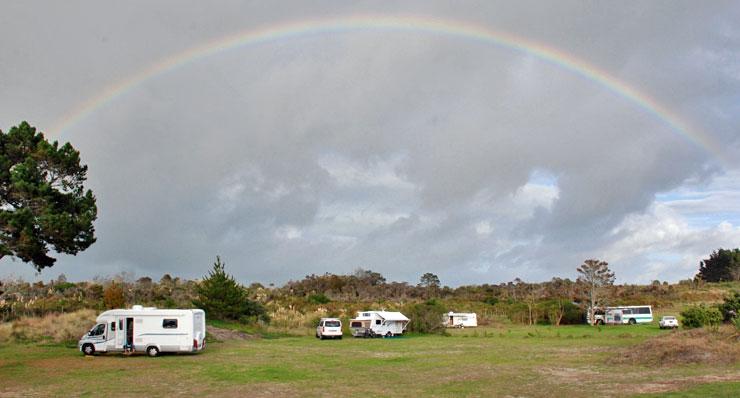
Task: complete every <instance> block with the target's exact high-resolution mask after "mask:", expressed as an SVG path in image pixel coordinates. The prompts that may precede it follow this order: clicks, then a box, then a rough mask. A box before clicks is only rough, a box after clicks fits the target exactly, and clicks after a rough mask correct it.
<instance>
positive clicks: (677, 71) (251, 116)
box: [0, 2, 740, 284]
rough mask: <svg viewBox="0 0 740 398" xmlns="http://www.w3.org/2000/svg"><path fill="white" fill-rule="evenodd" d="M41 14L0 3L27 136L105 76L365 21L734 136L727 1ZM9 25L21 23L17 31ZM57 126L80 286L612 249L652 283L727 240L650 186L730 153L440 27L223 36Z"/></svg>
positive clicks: (440, 40)
mask: <svg viewBox="0 0 740 398" xmlns="http://www.w3.org/2000/svg"><path fill="white" fill-rule="evenodd" d="M50 7H58V6H54V5H53V4H52V5H50V4H46V3H44V2H41V3H18V4H5V5H3V6H2V7H0V8H2V9H3V12H1V13H0V33H1V34H0V44H2V48H4V49H7V53H8V54H11V56H7V57H3V58H2V60H0V76H2V77H0V87H1V88H2V91H0V105H2V106H0V120H2V121H3V123H4V126H3V128H4V129H6V128H7V127H9V125H11V124H14V123H17V121H19V120H21V119H28V120H30V121H31V122H32V123H34V124H37V125H38V126H39V127H41V128H42V130H43V129H44V126H49V125H52V124H54V123H55V122H56V121H57V120H59V119H61V118H63V116H64V115H65V114H66V113H68V112H69V111H70V109H74V108H75V107H76V106H77V105H78V104H79V103H80V102H82V101H84V100H85V99H86V98H89V97H91V96H94V95H95V94H96V93H98V92H99V91H100V90H102V89H104V88H105V87H107V86H109V85H110V84H112V82H117V81H121V80H122V79H124V78H126V77H127V76H131V75H132V74H134V73H136V72H138V71H140V70H142V69H144V68H146V67H147V66H148V65H152V64H154V63H156V62H157V61H158V60H160V59H162V58H163V57H166V56H168V55H170V54H174V53H178V52H180V51H183V50H184V49H187V48H190V47H192V46H195V45H198V44H201V43H204V42H208V41H210V40H213V39H215V38H218V37H221V36H224V35H226V34H230V33H233V32H238V31H243V30H245V29H248V28H250V27H254V28H256V27H262V26H268V25H271V24H276V23H278V22H285V21H289V20H299V19H304V18H319V17H325V16H327V15H332V16H341V15H352V14H362V13H371V12H372V13H379V14H388V15H393V14H399V13H400V14H416V15H431V16H437V17H444V18H453V19H457V20H462V21H471V22H474V23H477V24H481V25H485V26H489V27H490V28H492V29H496V30H500V31H506V32H511V33H515V34H518V35H520V36H523V37H527V38H529V39H531V40H535V41H540V42H543V43H546V44H548V45H549V46H552V47H554V48H558V49H560V50H562V51H564V52H566V53H570V54H573V55H575V56H578V57H580V58H582V59H584V60H587V61H589V62H591V63H593V64H594V65H597V66H598V67H600V68H602V69H604V70H606V71H608V72H609V73H610V74H612V75H614V76H616V77H619V78H621V79H623V80H624V81H625V82H628V83H629V84H631V85H633V86H634V87H635V88H637V89H639V90H640V91H643V92H645V93H646V94H648V95H650V96H652V97H654V98H657V99H659V100H660V101H661V102H662V103H664V104H665V105H666V106H668V107H669V108H670V109H672V110H675V111H676V112H678V113H680V114H681V116H682V117H683V118H685V119H686V120H690V121H691V122H692V124H693V125H696V126H700V127H702V129H701V130H703V131H706V132H707V134H711V135H712V136H713V137H714V139H716V140H717V141H718V142H720V143H721V144H722V145H723V146H725V147H726V148H728V149H729V148H732V146H733V145H738V131H737V130H736V127H733V126H737V125H739V124H738V123H737V122H738V118H739V117H740V116H738V113H737V112H736V111H734V110H736V109H735V108H736V103H737V98H738V83H739V82H740V59H738V55H737V54H738V53H737V51H734V50H735V49H736V48H737V44H738V37H740V34H739V32H738V30H737V28H736V24H733V23H732V21H733V20H734V19H733V18H734V17H735V16H738V7H737V6H736V5H734V4H731V3H727V4H721V3H715V4H712V6H711V7H709V6H707V5H703V4H702V5H698V4H696V5H695V4H692V3H686V4H683V5H682V6H677V5H676V4H675V3H674V2H669V3H666V2H652V3H649V4H639V5H634V6H633V5H621V4H620V5H613V6H612V5H606V6H605V5H595V4H583V3H581V2H574V3H559V4H557V6H555V5H554V4H551V5H547V4H544V5H543V4H541V2H533V3H529V4H527V3H516V4H514V3H493V2H482V3H466V4H465V6H461V5H459V4H457V3H456V4H455V5H454V6H452V5H451V4H446V3H431V2H420V3H404V4H396V3H388V4H385V5H382V6H381V5H379V4H378V3H374V2H373V3H368V4H364V3H361V4H359V5H351V6H350V5H347V4H345V3H344V2H341V3H336V4H335V3H331V2H326V3H319V4H318V5H316V4H311V5H308V4H306V3H303V2H297V3H295V4H291V5H290V6H287V5H286V6H284V7H274V6H268V5H266V4H263V5H260V4H256V5H255V4H252V3H241V2H229V3H221V4H220V5H219V7H217V8H216V7H210V6H209V7H205V6H198V5H197V4H194V5H192V7H190V6H186V5H185V4H184V3H183V2H173V3H155V4H150V3H148V2H147V3H141V4H138V5H131V4H115V3H100V2H95V3H94V4H92V5H91V4H89V3H84V2H83V3H79V4H78V5H75V4H73V5H70V6H67V7H61V8H59V9H56V10H52V9H51V8H50ZM52 11H53V12H52ZM26 23H30V24H31V25H32V26H38V27H39V28H38V29H27V30H23V32H24V34H20V33H18V32H19V31H20V29H21V27H22V26H24V24H26ZM50 135H51V136H54V133H53V132H52V133H51V134H50ZM60 138H62V139H65V140H66V139H69V140H71V141H72V142H73V144H74V145H75V146H76V147H78V148H80V150H81V151H82V154H83V159H84V160H85V161H86V162H87V163H88V164H89V166H90V185H91V187H92V188H93V189H94V190H95V192H96V194H97V196H98V199H99V204H100V219H99V221H98V223H97V229H98V237H99V240H98V242H97V243H96V244H95V245H94V246H93V247H92V248H91V249H89V250H88V251H87V252H85V253H83V254H81V255H79V256H77V257H74V258H72V257H62V258H60V260H59V263H58V265H57V266H55V267H54V269H53V270H51V272H52V273H58V272H64V273H66V274H67V275H68V276H71V277H72V278H77V279H84V278H89V277H91V276H93V275H95V274H112V273H115V272H120V271H129V272H134V273H136V274H138V275H143V274H147V275H152V276H155V277H157V276H159V275H160V274H162V273H171V274H177V275H182V276H185V277H198V276H200V275H202V274H203V273H204V272H205V269H206V268H207V267H208V264H209V262H211V261H212V260H213V258H214V257H215V255H216V254H221V255H222V257H223V258H225V259H226V261H227V263H228V264H229V267H231V271H232V272H233V273H234V274H236V275H237V277H239V278H240V279H241V280H243V281H248V280H259V281H264V282H270V281H277V282H282V281H285V280H287V279H290V278H299V277H301V276H302V275H305V274H308V273H323V272H350V271H352V269H354V268H356V267H358V266H359V267H365V268H372V269H374V270H378V271H380V272H382V273H384V274H385V275H387V276H388V277H389V278H391V279H404V280H408V281H412V282H413V281H415V280H416V278H418V275H420V274H421V273H423V272H426V271H432V272H435V273H438V274H439V275H440V277H441V278H442V280H443V282H445V283H450V284H459V283H473V282H476V283H477V282H481V281H502V280H510V279H513V278H514V277H517V276H520V277H523V278H525V279H529V280H542V279H549V278H550V277H552V276H555V275H561V276H572V275H573V273H574V272H573V271H574V268H575V267H576V266H577V265H578V263H579V262H580V261H582V260H583V259H585V258H586V257H588V256H603V257H606V259H607V260H609V259H610V258H614V259H615V260H617V263H615V264H614V266H615V268H616V269H617V270H618V273H620V277H621V278H623V280H630V281H635V280H642V279H644V278H645V277H646V276H645V275H644V274H640V273H639V271H638V270H640V269H641V267H642V266H643V265H644V264H649V265H650V267H651V268H650V269H651V270H653V271H652V272H653V273H654V274H655V275H652V274H651V275H650V277H652V278H653V279H654V278H655V277H659V278H661V279H677V278H683V277H687V276H690V273H691V272H693V271H691V268H690V267H689V266H687V265H686V264H691V262H694V263H695V261H696V257H697V256H701V255H703V253H702V252H701V250H700V249H699V248H700V247H702V245H704V247H706V250H705V251H710V250H711V249H712V248H714V247H715V246H717V245H718V244H720V243H721V244H732V242H736V241H737V239H738V237H740V232H738V228H737V227H736V226H733V225H729V226H728V224H721V225H714V226H705V227H702V228H703V229H702V228H699V229H697V228H696V227H694V226H692V225H689V224H688V223H686V222H685V218H684V217H683V216H682V214H683V213H681V212H682V211H684V210H682V208H681V207H678V206H669V207H666V205H665V204H661V203H657V202H656V200H655V196H656V194H659V193H661V192H668V191H673V190H679V191H680V190H681V189H682V187H684V186H685V185H686V184H693V185H692V186H695V185H696V184H705V186H706V184H711V182H712V181H714V179H715V178H716V177H717V176H718V175H725V176H727V175H734V174H732V170H733V168H734V167H735V166H734V165H732V164H729V165H727V164H726V165H722V166H720V165H718V162H717V159H716V154H712V153H707V152H706V151H704V150H703V149H702V148H700V147H697V146H695V145H694V144H692V143H691V142H689V141H688V140H686V139H685V138H684V137H681V136H680V135H678V134H677V133H676V132H675V131H673V130H672V128H671V127H670V126H668V125H667V124H666V123H665V121H664V120H661V119H660V118H659V117H656V115H654V114H652V113H650V112H647V111H645V109H643V108H642V107H640V106H639V105H638V104H635V103H633V102H631V101H629V100H627V99H625V98H624V97H622V96H620V95H618V94H617V93H615V92H614V91H613V90H611V89H609V88H608V87H605V86H603V85H599V84H596V83H594V82H593V81H590V80H588V79H585V78H583V77H582V76H579V75H577V74H574V73H572V72H569V71H567V70H564V69H562V68H558V67H556V66H554V65H553V64H551V63H547V62H544V61H542V60H541V59H539V58H537V57H535V56H533V55H528V54H524V53H518V52H515V51H512V50H510V49H505V48H500V47H496V46H493V45H491V44H487V43H481V42H474V41H468V40H464V39H461V38H455V37H448V36H444V35H437V34H424V33H420V32H392V31H358V32H352V33H345V34H325V35H317V36H310V37H297V38H291V39H288V40H282V41H278V42H272V43H263V44H258V45H253V46H247V47H242V48H238V49H232V50H229V51H224V52H221V53H219V54H216V55H213V56H210V57H208V58H205V59H199V60H196V61H195V62H192V63H189V64H187V65H184V66H181V67H179V68H176V69H174V70H172V71H171V72H168V73H166V74H163V75H159V76H157V77H156V78H153V79H149V80H147V81H145V82H143V83H142V84H140V85H138V86H136V87H134V88H133V89H131V90H129V91H127V92H126V93H125V94H124V95H122V96H120V97H118V98H116V99H115V100H114V101H111V102H110V103H107V104H106V105H105V106H103V107H101V108H100V109H99V110H98V111H96V112H94V113H93V114H91V115H90V116H89V117H87V118H85V119H83V120H82V121H80V122H79V123H77V124H75V125H73V126H70V127H69V129H68V130H67V131H65V133H64V136H62V137H60ZM542 176H545V177H544V178H543V177H542ZM722 181H724V182H723V184H725V185H724V186H725V187H726V185H728V184H729V185H730V186H731V187H730V188H728V189H729V191H730V192H737V191H738V190H740V188H738V186H737V185H735V186H732V183H733V182H734V181H736V179H734V178H729V181H730V182H729V183H728V182H727V181H728V179H727V178H725V179H724V180H722ZM722 197H724V198H727V197H733V196H732V195H729V196H722ZM717 198H719V196H714V197H713V202H711V203H712V206H715V207H716V206H718V204H717V200H720V202H721V199H717ZM720 206H721V205H720ZM696 208H698V207H697V206H694V207H692V209H696ZM686 211H688V210H686ZM709 211H711V210H707V212H709ZM705 214H706V216H707V217H710V216H711V214H708V213H705ZM694 216H695V213H692V217H694ZM717 224H719V223H717ZM656 226H658V227H660V228H656ZM651 228H653V229H657V230H660V231H663V234H662V235H661V234H657V235H650V234H647V232H646V231H649V230H651ZM661 236H663V237H665V236H669V237H672V239H674V240H675V241H680V242H684V244H683V245H675V244H668V243H666V242H665V241H664V240H661V238H660V237H661ZM640 237H644V239H643V240H641V239H642V238H640ZM720 237H721V238H720ZM643 241H645V242H648V243H647V244H645V243H643ZM630 248H634V249H635V255H632V256H625V255H624V252H629V251H630ZM651 250H654V251H651ZM656 253H663V254H664V255H663V256H662V257H661V256H657V257H660V258H659V259H658V260H656V258H657V257H656V256H655V254H656ZM675 258H680V261H679V262H678V263H677V262H676V261H674V260H666V259H675ZM671 261H673V262H671ZM676 264H680V266H677V265H676ZM2 267H3V268H2V269H0V271H2V274H4V275H8V274H12V273H16V274H20V275H29V272H28V270H27V269H26V268H23V267H24V266H23V265H22V264H18V263H8V262H7V261H4V262H3V263H2ZM691 267H695V264H691ZM28 268H30V267H28ZM44 276H45V275H44Z"/></svg>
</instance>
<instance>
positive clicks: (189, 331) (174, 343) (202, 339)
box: [78, 305, 206, 357]
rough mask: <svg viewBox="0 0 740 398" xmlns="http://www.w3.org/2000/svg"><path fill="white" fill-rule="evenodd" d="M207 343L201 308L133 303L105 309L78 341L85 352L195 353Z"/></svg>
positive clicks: (89, 353)
mask: <svg viewBox="0 0 740 398" xmlns="http://www.w3.org/2000/svg"><path fill="white" fill-rule="evenodd" d="M205 343H206V315H205V312H203V310H199V309H193V310H175V309H156V308H154V307H142V306H140V305H135V306H133V307H131V309H129V310H125V309H119V310H110V311H105V312H103V313H102V314H100V315H99V316H98V319H97V321H96V325H95V326H93V328H92V329H90V331H89V332H88V333H87V334H85V335H84V336H82V338H81V339H80V341H79V343H78V347H79V349H80V351H82V352H83V353H84V354H85V355H93V354H95V353H97V352H146V353H147V355H149V356H152V357H155V356H157V355H158V354H159V353H160V352H198V351H200V350H202V349H203V348H204V347H205Z"/></svg>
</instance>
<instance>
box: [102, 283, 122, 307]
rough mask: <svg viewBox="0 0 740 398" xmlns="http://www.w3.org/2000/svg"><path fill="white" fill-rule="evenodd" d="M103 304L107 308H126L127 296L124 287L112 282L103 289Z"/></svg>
mask: <svg viewBox="0 0 740 398" xmlns="http://www.w3.org/2000/svg"><path fill="white" fill-rule="evenodd" d="M103 304H104V305H105V308H110V309H112V308H124V307H125V306H126V296H124V295H123V289H122V288H121V286H119V285H118V284H117V283H111V284H110V285H108V287H106V288H105V290H104V291H103Z"/></svg>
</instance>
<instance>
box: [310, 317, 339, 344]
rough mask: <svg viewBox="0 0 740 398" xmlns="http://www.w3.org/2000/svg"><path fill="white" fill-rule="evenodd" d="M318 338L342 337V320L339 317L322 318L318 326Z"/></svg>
mask: <svg viewBox="0 0 740 398" xmlns="http://www.w3.org/2000/svg"><path fill="white" fill-rule="evenodd" d="M316 338H317V339H321V340H323V339H341V338H342V321H341V320H339V319H337V318H321V320H320V321H319V326H316Z"/></svg>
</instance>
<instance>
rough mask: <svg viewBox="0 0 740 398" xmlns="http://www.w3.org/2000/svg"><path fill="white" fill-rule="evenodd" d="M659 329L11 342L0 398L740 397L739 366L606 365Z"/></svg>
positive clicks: (1, 357) (1, 356)
mask: <svg viewBox="0 0 740 398" xmlns="http://www.w3.org/2000/svg"><path fill="white" fill-rule="evenodd" d="M219 326H224V325H221V324H219ZM661 333H671V332H670V331H661V330H659V329H658V328H657V327H656V326H652V325H638V326H617V327H602V328H592V327H589V326H583V325H579V326H561V327H550V326H537V327H525V326H510V327H509V326H505V327H498V328H477V329H464V330H452V331H450V335H449V336H407V337H401V338H394V339H367V340H366V339H352V338H345V339H343V340H331V341H319V340H317V339H315V338H312V337H281V338H271V339H251V340H240V341H225V342H212V343H209V345H208V346H207V348H206V350H205V351H204V352H202V353H201V354H198V355H165V356H161V357H158V358H147V357H144V356H131V357H125V356H123V355H101V356H96V357H87V358H86V357H84V356H82V355H81V354H80V353H79V352H77V351H76V349H75V348H68V347H66V346H64V345H32V344H26V345H24V344H14V345H3V346H1V347H0V396H5V395H10V396H12V395H39V396H88V395H95V396H100V395H110V394H117V395H147V396H170V395H173V394H179V395H183V394H184V395H196V394H204V395H227V396H230V395H234V396H243V395H246V396H271V397H276V396H281V397H282V396H332V397H339V396H362V397H383V396H391V395H392V396H401V397H421V396H441V397H461V396H463V397H464V396H471V397H474V396H507V395H508V396H547V397H556V396H569V397H590V396H593V395H594V394H597V395H602V394H601V392H604V391H608V392H610V394H613V395H616V396H630V395H635V394H639V393H641V392H653V391H655V389H654V386H656V385H658V386H659V387H661V386H662V387H661V388H662V390H660V391H661V392H663V391H668V392H671V393H673V394H678V395H677V396H722V394H725V395H727V394H729V395H739V394H740V384H738V383H737V382H736V381H738V380H740V365H737V364H736V365H713V366H706V365H702V366H698V365H683V366H665V367H653V368H650V369H645V368H644V367H641V366H629V365H617V364H614V363H613V362H610V361H608V358H609V357H611V356H614V355H619V352H620V350H623V349H625V348H626V347H629V346H632V345H634V344H638V343H640V342H642V341H644V340H645V339H647V338H649V337H652V336H656V335H659V334H661ZM714 375H716V377H714ZM728 375H729V376H728ZM713 377H714V378H713ZM728 377H729V378H728ZM694 380H700V381H699V382H695V381H694ZM665 381H673V383H672V384H666V385H665V386H663V384H661V383H663V382H665ZM707 381H722V382H720V383H711V384H707ZM702 383H704V384H702ZM642 387H644V388H642ZM651 388H652V389H651ZM680 394H685V395H680Z"/></svg>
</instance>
